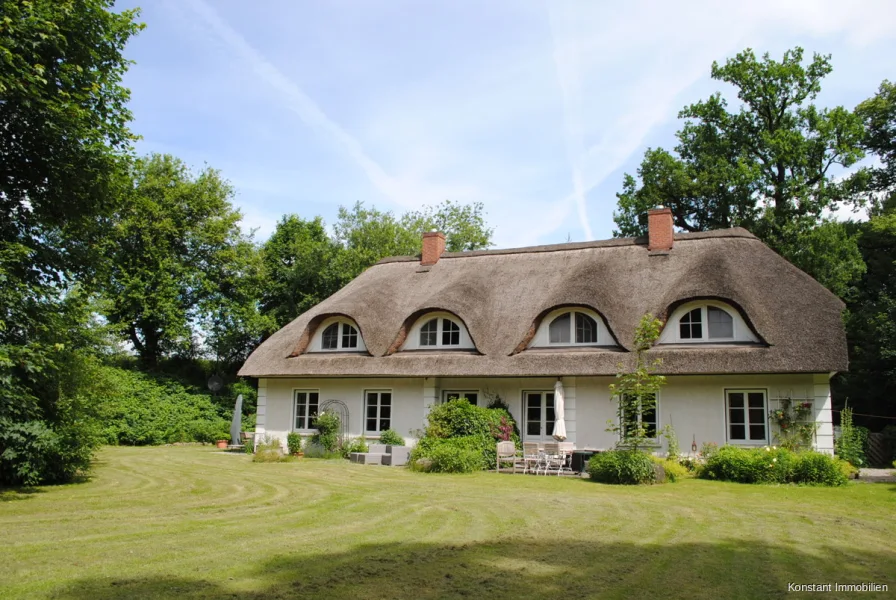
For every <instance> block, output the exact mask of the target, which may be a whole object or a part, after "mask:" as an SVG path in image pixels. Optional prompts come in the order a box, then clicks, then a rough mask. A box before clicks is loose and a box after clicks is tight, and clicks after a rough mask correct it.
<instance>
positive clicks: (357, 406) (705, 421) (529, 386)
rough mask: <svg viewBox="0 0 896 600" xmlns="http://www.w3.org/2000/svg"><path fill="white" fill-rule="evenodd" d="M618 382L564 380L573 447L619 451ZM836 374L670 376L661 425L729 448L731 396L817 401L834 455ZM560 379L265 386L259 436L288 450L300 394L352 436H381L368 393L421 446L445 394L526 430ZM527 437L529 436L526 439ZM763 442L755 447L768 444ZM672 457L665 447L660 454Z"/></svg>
mask: <svg viewBox="0 0 896 600" xmlns="http://www.w3.org/2000/svg"><path fill="white" fill-rule="evenodd" d="M613 379H614V378H613V377H564V378H563V385H564V390H565V392H566V410H565V416H566V421H567V436H568V440H569V441H571V442H575V444H576V446H577V447H578V448H611V447H613V445H614V444H615V442H616V437H615V435H614V434H612V433H609V432H607V431H606V427H607V420H608V419H615V415H616V409H615V404H614V402H613V401H611V398H610V393H609V388H608V386H609V385H610V384H611V383H612V382H613ZM828 379H829V377H828V375H826V374H816V375H812V374H806V375H711V376H674V377H669V378H668V380H667V383H666V385H665V386H664V387H663V388H662V391H661V392H660V397H659V403H658V410H659V422H660V423H659V424H660V427H662V426H664V425H667V424H668V423H669V422H670V420H671V422H672V424H673V426H674V428H675V432H676V434H677V436H678V439H679V444H680V446H681V449H682V451H684V452H687V451H689V450H690V448H691V442H692V441H694V440H696V443H697V448H698V449H699V448H700V446H702V444H703V443H704V442H715V443H717V444H719V445H723V444H725V443H726V442H727V429H726V427H727V425H726V405H725V390H726V389H762V390H765V391H766V397H767V406H766V413H767V412H768V411H769V410H772V409H774V408H776V407H777V404H776V402H775V399H776V398H780V397H787V396H790V397H791V398H794V399H795V400H810V401H812V402H813V407H814V411H815V415H814V416H815V420H816V423H817V427H818V429H817V433H816V446H817V448H818V449H819V450H821V451H823V452H828V453H830V452H833V429H832V425H831V410H830V409H831V404H830V403H831V400H830V388H829V386H828ZM555 382H556V378H553V377H543V378H432V377H430V378H425V379H424V378H407V379H402V378H367V379H263V380H261V381H260V382H259V401H258V407H259V408H258V429H257V433H258V434H259V435H261V436H263V435H264V434H267V435H270V436H272V437H277V438H279V439H280V440H281V442H283V443H285V440H286V434H287V433H288V432H289V431H291V428H292V422H293V418H294V417H293V390H295V389H313V390H319V393H320V402H321V403H323V402H326V401H327V400H330V399H336V400H341V401H342V402H344V403H345V404H346V405H347V407H348V409H349V433H350V435H352V436H359V435H362V434H365V435H367V437H369V438H371V437H375V435H371V434H369V433H367V432H365V431H364V425H365V423H364V391H365V390H368V389H376V390H383V389H386V390H391V391H392V407H393V408H392V429H394V430H395V431H396V432H398V434H399V435H402V436H404V437H405V438H407V440H408V442H409V443H413V437H414V436H413V433H412V432H413V431H414V430H417V429H421V428H422V427H423V425H424V421H425V416H426V414H427V412H428V410H429V407H431V406H432V405H434V404H436V403H438V402H440V401H441V399H442V390H476V391H478V392H479V394H480V395H479V398H480V401H479V403H480V405H485V404H486V402H487V400H486V398H485V392H487V391H489V392H492V393H497V394H499V395H500V396H501V398H502V399H503V400H504V401H505V402H506V403H507V404H508V405H509V406H510V412H511V414H512V415H513V416H514V418H515V419H516V420H517V422H518V423H519V425H520V428H521V429H522V430H523V431H524V427H523V422H524V407H523V402H524V400H523V393H524V392H525V391H539V390H542V391H553V389H554V384H555ZM767 432H768V439H767V443H769V444H774V443H775V438H774V433H775V428H774V427H773V426H771V425H768V427H767ZM523 437H524V438H525V433H524V436H523ZM764 443H766V442H757V443H755V445H764ZM660 450H662V451H665V444H664V445H663V447H662V448H661V449H660Z"/></svg>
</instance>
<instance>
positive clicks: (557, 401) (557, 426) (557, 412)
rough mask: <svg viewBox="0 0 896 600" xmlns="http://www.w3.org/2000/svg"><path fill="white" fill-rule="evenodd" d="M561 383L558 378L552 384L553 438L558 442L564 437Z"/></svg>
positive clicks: (564, 425) (564, 423) (564, 422)
mask: <svg viewBox="0 0 896 600" xmlns="http://www.w3.org/2000/svg"><path fill="white" fill-rule="evenodd" d="M563 404H564V403H563V383H562V382H561V381H560V380H559V379H558V380H557V383H555V384H554V432H553V438H554V439H555V440H557V441H558V442H562V441H563V440H565V439H566V418H565V417H564V410H565V409H564V406H563Z"/></svg>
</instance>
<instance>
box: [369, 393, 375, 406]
mask: <svg viewBox="0 0 896 600" xmlns="http://www.w3.org/2000/svg"><path fill="white" fill-rule="evenodd" d="M367 403H368V404H376V392H367Z"/></svg>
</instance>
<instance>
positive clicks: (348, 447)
mask: <svg viewBox="0 0 896 600" xmlns="http://www.w3.org/2000/svg"><path fill="white" fill-rule="evenodd" d="M395 445H398V444H395ZM339 450H340V453H341V454H342V458H348V457H349V455H350V454H351V453H352V452H367V451H368V450H370V447H369V446H368V445H367V440H366V439H364V436H361V437H358V438H353V439H350V440H347V441H346V442H345V443H343V444H342V448H340V449H339Z"/></svg>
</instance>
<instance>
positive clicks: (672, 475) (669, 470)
mask: <svg viewBox="0 0 896 600" xmlns="http://www.w3.org/2000/svg"><path fill="white" fill-rule="evenodd" d="M651 460H653V462H654V463H655V464H657V465H660V466H661V467H663V471H665V473H666V479H667V480H668V481H669V482H670V483H675V482H676V481H681V480H682V479H684V478H685V477H690V476H691V473H690V471H688V469H687V468H686V467H685V466H684V465H683V464H681V462H679V461H678V460H677V459H674V458H660V457H659V456H652V457H651Z"/></svg>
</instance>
